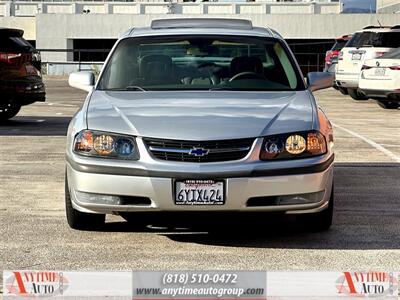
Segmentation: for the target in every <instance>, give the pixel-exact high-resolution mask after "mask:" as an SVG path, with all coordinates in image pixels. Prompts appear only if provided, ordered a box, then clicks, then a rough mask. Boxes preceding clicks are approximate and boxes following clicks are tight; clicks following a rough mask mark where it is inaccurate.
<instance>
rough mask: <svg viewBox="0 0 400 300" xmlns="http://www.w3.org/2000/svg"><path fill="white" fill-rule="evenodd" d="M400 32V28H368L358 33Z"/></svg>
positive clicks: (396, 26)
mask: <svg viewBox="0 0 400 300" xmlns="http://www.w3.org/2000/svg"><path fill="white" fill-rule="evenodd" d="M391 31H394V32H400V26H399V25H395V26H367V27H364V28H363V29H362V30H359V31H357V32H391Z"/></svg>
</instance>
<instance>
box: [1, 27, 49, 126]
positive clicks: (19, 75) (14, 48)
mask: <svg viewBox="0 0 400 300" xmlns="http://www.w3.org/2000/svg"><path fill="white" fill-rule="evenodd" d="M23 34H24V31H23V30H20V29H11V28H0V95H1V97H0V121H4V120H7V119H10V118H12V117H14V116H15V115H16V114H17V113H18V112H19V110H20V109H21V106H23V105H28V104H31V103H34V102H37V101H41V102H43V101H45V98H46V92H45V87H44V84H43V80H42V75H41V72H40V70H41V59H40V54H39V52H38V51H37V50H36V49H35V48H34V47H33V46H32V45H31V44H29V43H28V42H27V41H26V40H25V39H24V38H23V37H22V36H23Z"/></svg>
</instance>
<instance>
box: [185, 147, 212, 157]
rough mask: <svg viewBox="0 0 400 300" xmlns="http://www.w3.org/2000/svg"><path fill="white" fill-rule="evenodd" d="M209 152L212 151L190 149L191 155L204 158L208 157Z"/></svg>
mask: <svg viewBox="0 0 400 300" xmlns="http://www.w3.org/2000/svg"><path fill="white" fill-rule="evenodd" d="M208 152H210V150H208V149H203V148H193V149H190V152H189V155H194V156H204V155H207V154H208Z"/></svg>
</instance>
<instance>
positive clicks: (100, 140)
mask: <svg viewBox="0 0 400 300" xmlns="http://www.w3.org/2000/svg"><path fill="white" fill-rule="evenodd" d="M113 149H114V139H113V138H112V137H111V136H109V135H105V134H102V135H100V136H98V137H96V139H95V140H94V150H96V152H97V153H99V154H101V155H109V154H110V153H111V152H112V151H113Z"/></svg>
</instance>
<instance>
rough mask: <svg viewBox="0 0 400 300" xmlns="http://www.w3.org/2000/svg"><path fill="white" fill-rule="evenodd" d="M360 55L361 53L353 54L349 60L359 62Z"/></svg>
mask: <svg viewBox="0 0 400 300" xmlns="http://www.w3.org/2000/svg"><path fill="white" fill-rule="evenodd" d="M361 57H362V54H361V53H353V55H352V57H351V59H352V60H361Z"/></svg>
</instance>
